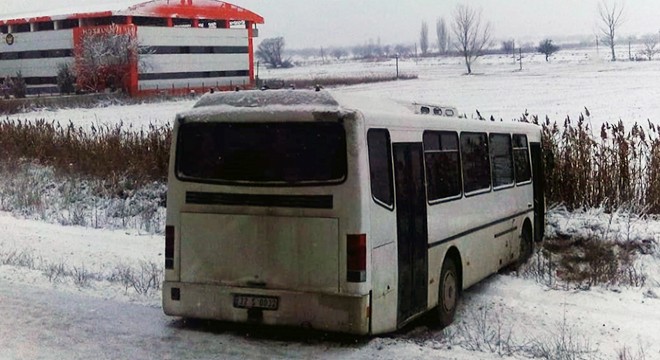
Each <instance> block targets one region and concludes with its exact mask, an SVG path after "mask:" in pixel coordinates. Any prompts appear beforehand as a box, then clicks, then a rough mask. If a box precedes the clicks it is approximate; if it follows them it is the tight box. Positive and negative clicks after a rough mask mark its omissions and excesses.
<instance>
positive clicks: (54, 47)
mask: <svg viewBox="0 0 660 360" xmlns="http://www.w3.org/2000/svg"><path fill="white" fill-rule="evenodd" d="M12 35H13V36H14V43H13V45H8V44H7V42H6V41H5V40H4V36H2V39H1V40H0V77H2V78H4V77H5V76H10V77H14V76H16V74H17V73H18V72H19V71H20V72H21V75H22V76H23V77H24V78H25V79H26V82H27V83H28V85H30V86H31V87H34V86H35V85H34V84H38V83H43V82H46V81H49V79H46V78H51V79H50V81H51V82H52V84H55V83H56V81H55V77H57V66H58V65H59V64H61V63H69V64H72V63H73V32H72V31H71V30H70V29H68V30H53V31H38V32H22V33H14V34H12ZM31 84H32V85H31Z"/></svg>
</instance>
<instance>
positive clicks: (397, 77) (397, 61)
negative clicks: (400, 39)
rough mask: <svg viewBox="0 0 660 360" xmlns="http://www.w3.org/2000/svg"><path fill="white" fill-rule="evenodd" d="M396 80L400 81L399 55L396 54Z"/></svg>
mask: <svg viewBox="0 0 660 360" xmlns="http://www.w3.org/2000/svg"><path fill="white" fill-rule="evenodd" d="M395 57H396V79H397V80H399V53H396V55H395Z"/></svg>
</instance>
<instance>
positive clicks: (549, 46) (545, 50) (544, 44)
mask: <svg viewBox="0 0 660 360" xmlns="http://www.w3.org/2000/svg"><path fill="white" fill-rule="evenodd" d="M536 50H537V51H538V52H540V53H541V54H543V55H545V61H548V58H549V57H550V55H552V54H554V53H556V52H557V51H559V46H557V45H555V44H553V43H552V40H550V39H545V40H543V41H541V42H540V43H539V47H538V48H536Z"/></svg>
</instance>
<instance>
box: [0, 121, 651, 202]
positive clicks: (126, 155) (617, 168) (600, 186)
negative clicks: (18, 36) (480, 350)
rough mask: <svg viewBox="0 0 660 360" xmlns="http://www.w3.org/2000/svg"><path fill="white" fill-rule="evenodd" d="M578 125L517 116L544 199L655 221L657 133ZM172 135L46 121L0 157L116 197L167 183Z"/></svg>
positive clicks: (157, 129) (4, 145)
mask: <svg viewBox="0 0 660 360" xmlns="http://www.w3.org/2000/svg"><path fill="white" fill-rule="evenodd" d="M585 114H586V115H583V114H580V116H579V117H578V119H577V121H574V120H573V119H571V118H569V117H567V118H566V119H565V120H564V122H563V124H561V125H558V124H557V123H556V122H551V121H550V119H548V118H547V117H546V119H545V121H543V122H540V121H539V118H538V117H537V116H529V115H527V114H525V115H523V116H522V118H521V121H525V122H532V123H536V124H539V125H541V126H542V131H543V151H544V162H545V172H546V176H545V178H546V199H547V202H548V203H549V204H552V203H558V204H563V205H564V206H566V207H567V208H568V209H578V208H591V207H603V208H605V209H606V210H607V211H612V210H615V209H618V208H621V207H626V208H628V209H629V210H630V211H633V212H637V213H655V214H657V213H660V134H659V133H658V131H660V128H658V127H656V126H655V125H654V124H653V123H651V122H649V123H648V129H646V130H645V129H644V128H643V127H642V126H640V125H638V124H634V125H633V126H632V127H631V128H630V130H626V128H625V126H624V124H623V122H622V121H619V122H618V123H617V124H614V125H612V124H603V125H602V127H601V128H600V129H599V131H598V132H596V133H594V129H592V128H591V127H590V118H589V116H590V114H589V112H588V110H586V109H585ZM171 137H172V130H171V128H170V127H169V126H156V125H149V126H148V128H146V129H134V128H133V127H132V126H131V125H128V126H127V125H125V124H123V123H121V122H120V123H118V124H115V125H97V126H92V127H91V130H86V129H83V128H81V127H76V126H74V124H73V123H71V122H70V123H69V124H67V125H64V126H63V125H61V124H60V123H57V122H47V121H45V120H36V121H20V120H9V119H6V120H4V121H2V122H0V153H1V154H2V159H1V160H0V161H4V162H5V163H6V164H15V163H17V160H28V161H36V162H38V163H40V164H42V165H46V166H52V167H53V168H54V169H55V170H56V171H58V172H65V173H67V174H78V175H82V176H85V177H92V178H101V179H106V180H111V181H110V183H113V184H116V186H117V191H119V192H121V187H126V186H130V187H136V186H140V185H141V184H145V183H148V182H153V181H157V182H165V181H166V179H167V168H168V159H169V147H170V140H171Z"/></svg>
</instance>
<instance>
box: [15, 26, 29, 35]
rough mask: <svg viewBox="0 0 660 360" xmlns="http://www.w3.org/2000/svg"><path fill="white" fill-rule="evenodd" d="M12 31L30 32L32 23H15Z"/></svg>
mask: <svg viewBox="0 0 660 360" xmlns="http://www.w3.org/2000/svg"><path fill="white" fill-rule="evenodd" d="M12 32H15V33H22V32H30V24H18V25H14V26H13V28H12Z"/></svg>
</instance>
